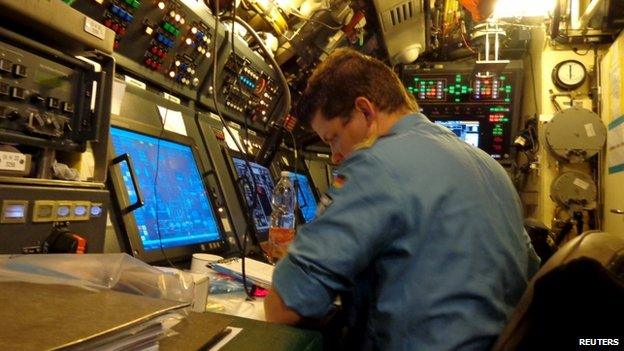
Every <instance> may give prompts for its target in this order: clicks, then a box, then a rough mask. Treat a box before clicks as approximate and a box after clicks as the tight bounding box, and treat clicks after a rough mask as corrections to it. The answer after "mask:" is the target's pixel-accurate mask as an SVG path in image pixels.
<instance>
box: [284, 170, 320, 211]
mask: <svg viewBox="0 0 624 351" xmlns="http://www.w3.org/2000/svg"><path fill="white" fill-rule="evenodd" d="M288 176H289V177H290V181H291V182H292V183H293V185H294V186H295V189H297V205H298V207H299V210H300V211H301V217H303V221H304V222H305V223H309V222H310V221H312V220H313V219H314V217H316V198H315V197H314V193H313V192H312V187H311V186H310V180H309V179H308V177H306V176H305V175H303V174H301V173H296V172H288Z"/></svg>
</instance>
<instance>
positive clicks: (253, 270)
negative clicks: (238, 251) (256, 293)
mask: <svg viewBox="0 0 624 351" xmlns="http://www.w3.org/2000/svg"><path fill="white" fill-rule="evenodd" d="M209 266H210V268H212V269H214V270H215V271H217V272H219V273H222V274H227V275H229V276H232V277H235V278H237V279H243V260H242V259H239V258H236V259H228V260H223V261H218V262H215V263H211V264H210V265H209ZM274 269H275V267H274V266H271V265H270V264H266V263H264V262H260V261H256V260H254V259H251V258H245V276H246V278H247V279H249V280H250V281H251V282H252V283H254V284H255V285H258V286H260V287H263V288H265V289H269V288H270V287H271V282H272V279H273V270H274Z"/></svg>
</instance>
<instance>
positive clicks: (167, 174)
mask: <svg viewBox="0 0 624 351" xmlns="http://www.w3.org/2000/svg"><path fill="white" fill-rule="evenodd" d="M111 137H112V142H113V146H114V148H115V153H116V154H117V155H121V154H124V153H128V154H129V155H130V157H131V159H132V162H133V165H134V171H135V173H136V177H137V182H138V184H139V188H140V191H141V194H142V195H143V200H144V201H145V205H144V206H143V207H140V208H138V209H137V210H135V211H133V212H132V213H133V214H134V217H135V221H136V224H137V230H138V233H139V235H140V237H141V241H142V243H143V249H144V250H145V251H151V250H156V249H160V248H161V247H162V248H164V249H166V248H174V247H180V246H188V245H192V244H200V243H208V242H213V241H218V240H220V238H221V236H220V232H219V231H220V228H219V226H218V225H217V223H216V220H215V218H216V217H215V212H214V211H213V208H212V204H211V202H210V199H209V198H208V195H207V194H206V189H205V187H204V183H203V181H202V178H201V175H200V172H199V169H198V167H197V163H196V161H195V156H194V155H193V151H192V149H191V147H190V146H188V145H185V144H181V143H177V142H173V141H169V140H164V139H159V138H156V137H152V136H148V135H144V134H140V133H136V132H132V131H128V130H124V129H119V128H115V127H113V128H111ZM121 171H122V175H123V180H124V183H125V185H126V188H127V191H128V195H129V197H130V202H131V203H133V202H135V201H136V198H137V195H136V192H135V191H134V187H133V186H132V178H131V176H130V171H129V170H128V167H127V165H126V163H125V162H122V163H121Z"/></svg>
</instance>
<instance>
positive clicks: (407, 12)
mask: <svg viewBox="0 0 624 351" xmlns="http://www.w3.org/2000/svg"><path fill="white" fill-rule="evenodd" d="M388 12H390V23H388V25H389V27H390V28H392V27H396V26H398V25H400V24H401V23H404V22H409V21H411V20H412V19H413V18H414V15H415V9H414V4H413V3H412V1H408V2H404V3H402V4H400V5H398V6H396V7H394V8H393V9H390V11H388Z"/></svg>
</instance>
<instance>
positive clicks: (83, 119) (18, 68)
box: [0, 41, 102, 151]
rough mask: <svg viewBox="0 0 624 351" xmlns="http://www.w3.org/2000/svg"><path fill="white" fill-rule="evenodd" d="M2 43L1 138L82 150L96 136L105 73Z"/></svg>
mask: <svg viewBox="0 0 624 351" xmlns="http://www.w3.org/2000/svg"><path fill="white" fill-rule="evenodd" d="M74 61H76V62H75V66H70V65H66V64H61V63H59V62H57V61H52V60H50V59H48V58H45V57H42V56H39V55H37V54H34V53H32V52H28V51H25V50H22V49H20V48H18V47H15V46H13V45H10V44H8V43H6V42H2V41H0V136H1V137H2V140H4V141H8V142H19V143H20V144H23V145H29V144H30V145H34V146H46V147H51V148H54V149H59V150H72V151H81V150H84V148H85V142H86V141H88V140H95V139H96V137H97V129H98V124H99V123H100V122H101V121H99V120H98V114H97V112H98V111H97V110H98V109H97V107H98V106H97V105H98V99H99V98H98V96H99V95H101V94H100V92H99V90H98V87H99V86H101V84H102V78H101V77H100V73H97V72H95V67H94V66H93V65H91V64H88V63H86V62H82V61H78V60H74Z"/></svg>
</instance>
